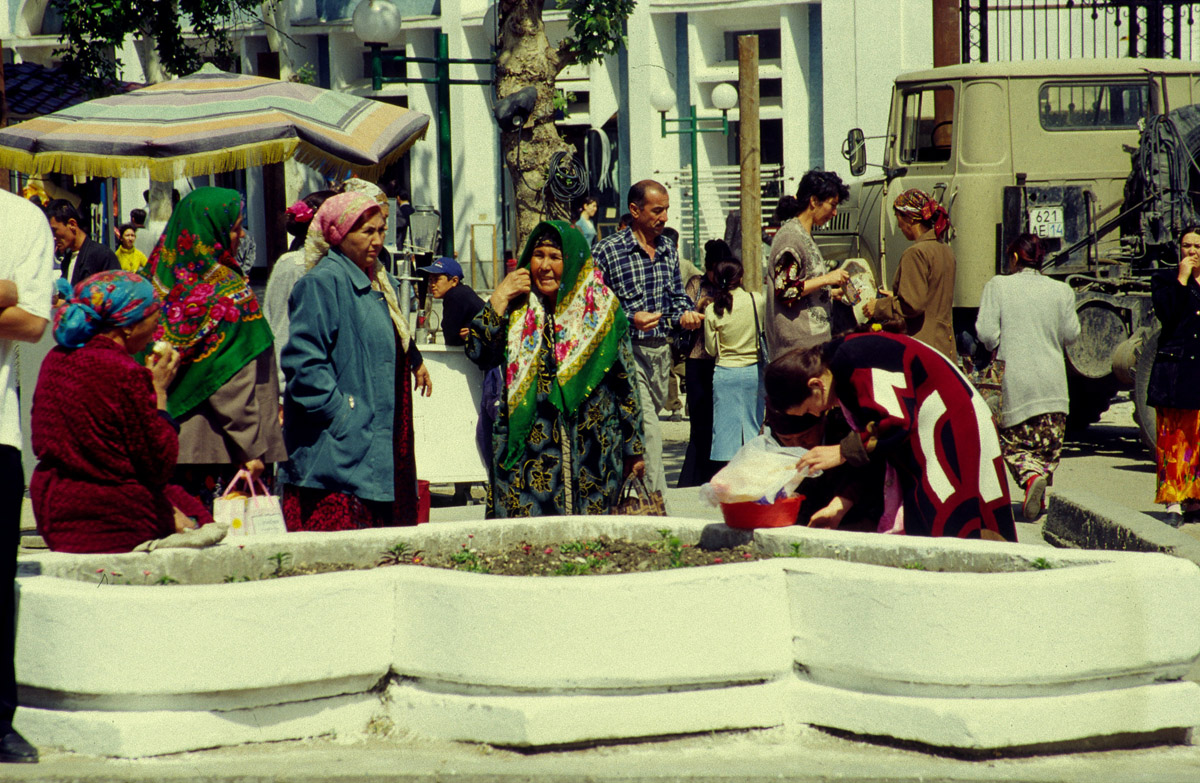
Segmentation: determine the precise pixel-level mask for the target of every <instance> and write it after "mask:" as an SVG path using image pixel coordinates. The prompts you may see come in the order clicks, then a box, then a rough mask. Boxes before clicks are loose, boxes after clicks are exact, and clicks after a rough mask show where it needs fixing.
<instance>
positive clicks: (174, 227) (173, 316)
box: [148, 188, 287, 505]
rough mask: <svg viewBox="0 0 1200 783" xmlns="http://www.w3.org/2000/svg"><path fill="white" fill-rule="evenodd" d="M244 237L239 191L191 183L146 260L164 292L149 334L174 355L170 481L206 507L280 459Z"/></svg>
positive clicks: (265, 336)
mask: <svg viewBox="0 0 1200 783" xmlns="http://www.w3.org/2000/svg"><path fill="white" fill-rule="evenodd" d="M245 233H246V232H245V231H244V230H243V228H242V197H241V194H239V193H238V192H237V191H235V190H227V189H224V188H197V189H196V190H193V191H192V192H191V193H189V194H188V195H187V196H185V197H184V199H183V200H182V201H180V202H179V204H178V205H177V206H176V207H175V211H174V212H173V213H172V214H171V220H170V221H169V222H168V223H167V227H166V228H165V229H164V230H163V235H162V238H161V239H159V241H158V246H157V247H155V249H154V252H153V253H152V254H151V255H150V262H149V265H148V269H149V272H148V274H149V277H150V279H151V280H152V281H153V282H154V288H155V290H156V291H157V292H158V293H159V295H160V296H161V297H162V298H163V317H162V325H161V326H160V328H159V333H158V334H157V335H155V339H157V340H165V341H166V342H169V343H171V345H173V346H174V347H175V349H176V350H177V351H179V354H180V357H181V359H182V361H181V364H180V367H179V373H178V375H177V376H176V378H175V383H174V384H173V385H172V386H171V389H170V391H169V393H168V396H167V411H168V413H170V414H171V416H172V417H174V418H175V419H176V420H177V421H178V422H179V427H180V429H179V462H178V467H177V472H176V477H177V481H178V483H180V484H181V485H182V486H184V487H185V488H187V489H188V490H189V491H191V492H193V493H194V494H196V495H198V496H200V497H201V499H203V500H204V501H205V502H206V503H208V504H209V505H211V502H212V498H213V497H214V495H215V493H216V492H217V491H218V490H219V488H220V485H222V484H224V483H225V482H226V481H228V480H229V479H230V478H231V477H232V475H233V473H234V472H235V471H236V470H238V469H240V468H245V469H247V470H249V471H250V473H251V474H253V475H255V476H258V475H259V474H261V473H262V472H263V470H264V468H265V466H266V464H267V463H271V462H280V461H282V460H285V459H287V451H286V450H285V449H284V446H283V433H282V431H281V429H280V424H279V379H278V373H277V372H276V369H275V352H274V350H273V347H272V346H273V338H272V336H271V327H269V326H268V325H267V322H266V319H265V318H264V317H263V314H262V310H261V309H260V308H259V306H258V300H257V299H256V298H255V296H254V292H253V291H251V290H250V286H249V285H248V284H247V282H246V279H245V278H244V277H242V274H241V272H240V271H239V269H238V263H237V258H236V253H237V248H238V243H239V242H240V240H241V238H242V237H243V236H245Z"/></svg>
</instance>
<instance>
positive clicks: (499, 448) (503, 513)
mask: <svg viewBox="0 0 1200 783" xmlns="http://www.w3.org/2000/svg"><path fill="white" fill-rule="evenodd" d="M469 330H470V331H469V336H468V338H467V347H466V352H467V356H468V357H470V359H471V360H472V361H473V362H475V363H476V364H477V365H479V366H480V367H481V368H482V369H484V370H488V369H490V368H492V367H496V366H502V367H503V368H504V371H505V373H504V375H505V378H504V392H503V396H502V397H501V402H500V411H499V416H498V417H497V419H496V423H495V425H494V426H493V429H492V444H493V455H494V456H493V458H492V465H491V483H490V486H489V492H488V506H487V516H488V517H489V518H494V517H530V516H544V515H553V514H605V513H608V512H609V510H610V509H612V508H613V507H614V506H615V505H616V503H617V500H618V496H619V494H620V491H621V485H622V483H623V480H624V479H625V477H627V476H628V475H630V474H631V473H635V472H636V473H639V474H640V473H641V472H642V471H643V470H644V468H645V464H644V462H643V460H642V453H643V451H644V447H643V443H642V410H641V406H640V404H639V402H638V395H637V389H636V388H635V386H634V377H635V376H634V359H633V348H632V345H631V343H630V341H629V322H628V320H627V319H626V316H625V312H624V310H622V309H621V305H620V303H619V302H618V301H617V298H616V296H615V295H613V293H612V291H610V290H609V288H608V286H606V285H605V284H604V279H603V276H602V275H601V274H600V272H599V271H598V270H597V269H596V268H595V266H594V265H593V263H592V258H591V253H590V252H589V250H588V246H587V242H586V241H585V240H584V238H583V235H581V234H580V233H579V231H577V230H576V229H573V228H571V226H570V225H569V224H568V223H566V222H563V221H547V222H543V223H541V224H539V225H538V226H537V228H535V229H534V231H533V233H532V234H531V235H530V239H529V241H528V243H526V245H525V252H524V253H523V254H522V255H521V261H520V264H519V265H518V267H517V269H516V270H514V271H513V272H511V273H509V275H508V276H507V277H505V278H504V280H503V281H502V282H501V283H500V285H499V286H497V287H496V291H495V292H494V293H493V294H492V296H491V299H490V306H488V307H485V308H484V309H483V311H482V312H481V313H480V314H479V315H478V316H476V317H475V320H473V321H472V322H471V324H470V327H469Z"/></svg>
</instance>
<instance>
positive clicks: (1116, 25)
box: [959, 0, 1200, 63]
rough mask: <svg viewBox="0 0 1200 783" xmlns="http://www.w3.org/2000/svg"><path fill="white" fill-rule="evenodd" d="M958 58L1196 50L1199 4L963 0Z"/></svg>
mask: <svg viewBox="0 0 1200 783" xmlns="http://www.w3.org/2000/svg"><path fill="white" fill-rule="evenodd" d="M959 20H960V23H961V27H962V29H961V31H960V35H961V45H962V61H963V62H964V63H971V62H989V61H999V60H1038V59H1068V58H1074V57H1101V58H1103V57H1169V58H1172V59H1179V60H1194V59H1196V56H1197V54H1200V41H1198V40H1197V24H1196V23H1197V22H1200V3H1195V2H1184V1H1183V0H1055V1H1054V2H1051V0H1009V2H1006V3H1000V2H996V1H995V0H962V3H961V5H960V11H959Z"/></svg>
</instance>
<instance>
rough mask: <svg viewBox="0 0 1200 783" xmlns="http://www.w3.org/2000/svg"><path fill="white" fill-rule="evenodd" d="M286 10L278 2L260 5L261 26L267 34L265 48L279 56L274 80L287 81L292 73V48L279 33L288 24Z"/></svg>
mask: <svg viewBox="0 0 1200 783" xmlns="http://www.w3.org/2000/svg"><path fill="white" fill-rule="evenodd" d="M287 16H288V13H287V9H285V8H284V3H282V2H279V0H265V1H264V2H263V4H262V18H263V21H264V22H265V23H266V24H264V25H263V27H264V29H265V30H266V33H267V48H269V49H270V50H271V51H272V52H275V53H276V54H278V55H279V75H278V76H276V77H275V78H276V79H281V80H283V81H288V80H290V79H291V78H292V74H293V73H294V71H293V69H292V47H291V45H290V40H289V39H288V38H286V37H285V36H283V35H280V33H279V31H280V30H282V29H284V27H285V26H286V25H287V23H288V19H287Z"/></svg>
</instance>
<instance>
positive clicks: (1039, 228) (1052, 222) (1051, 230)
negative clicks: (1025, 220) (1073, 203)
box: [1029, 206, 1063, 239]
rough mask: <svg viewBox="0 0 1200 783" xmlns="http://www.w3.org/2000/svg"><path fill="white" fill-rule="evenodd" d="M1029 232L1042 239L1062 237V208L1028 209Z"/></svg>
mask: <svg viewBox="0 0 1200 783" xmlns="http://www.w3.org/2000/svg"><path fill="white" fill-rule="evenodd" d="M1029 233H1031V234H1037V235H1038V236H1039V237H1041V238H1042V239H1054V238H1060V239H1061V238H1062V236H1063V208H1062V207H1061V206H1057V207H1034V208H1032V209H1030V210H1029Z"/></svg>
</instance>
